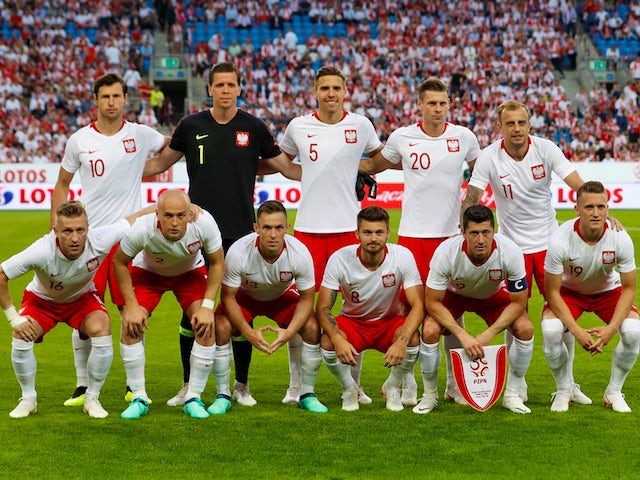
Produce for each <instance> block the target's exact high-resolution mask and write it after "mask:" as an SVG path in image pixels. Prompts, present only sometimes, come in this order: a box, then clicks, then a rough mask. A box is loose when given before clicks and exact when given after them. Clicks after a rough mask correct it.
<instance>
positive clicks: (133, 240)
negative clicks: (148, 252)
mask: <svg viewBox="0 0 640 480" xmlns="http://www.w3.org/2000/svg"><path fill="white" fill-rule="evenodd" d="M150 216H153V217H154V218H155V216H156V214H155V213H150V214H148V215H144V216H142V217H139V218H138V219H136V221H135V222H134V224H133V225H132V226H131V228H130V229H129V232H128V235H127V236H125V237H124V238H123V239H122V240H121V241H120V248H121V249H122V251H123V252H124V254H125V255H126V256H128V257H131V258H133V257H135V256H136V255H137V254H138V253H140V252H141V251H142V250H143V249H144V247H145V245H146V244H147V242H148V240H149V235H148V233H147V223H148V218H149V217H150Z"/></svg>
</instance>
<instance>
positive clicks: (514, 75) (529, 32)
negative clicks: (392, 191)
mask: <svg viewBox="0 0 640 480" xmlns="http://www.w3.org/2000/svg"><path fill="white" fill-rule="evenodd" d="M618 3H620V2H618ZM623 3H625V4H629V5H628V8H627V9H626V23H624V25H623V26H621V27H619V28H614V29H613V30H612V31H613V33H612V35H618V36H620V35H628V36H629V37H630V38H631V37H633V36H635V35H636V31H637V28H636V27H637V25H638V18H640V5H639V2H638V1H632V2H623ZM110 7H111V8H109V5H98V4H95V3H93V2H88V1H81V0H79V1H75V2H61V1H59V0H50V1H46V2H45V1H43V0H40V1H35V2H26V1H3V2H0V8H1V12H2V20H3V37H4V38H3V40H2V43H1V44H0V53H2V55H1V57H0V68H1V71H2V78H1V79H0V119H1V120H2V121H3V123H5V125H6V126H7V127H8V128H5V129H4V130H3V134H2V146H1V148H2V151H1V152H0V158H1V160H0V161H3V162H9V163H11V162H46V161H50V162H57V161H59V160H60V156H61V154H62V150H63V147H64V144H65V141H66V138H67V136H68V135H69V134H70V132H72V131H73V130H75V129H76V128H77V127H79V126H81V125H84V124H86V123H87V122H89V121H90V120H91V119H92V117H93V114H92V107H93V105H92V100H91V97H90V95H89V93H88V92H89V91H90V88H88V87H89V85H90V84H91V81H92V80H93V79H94V78H95V77H96V76H97V75H99V74H101V73H103V72H105V71H116V72H118V73H120V74H125V77H126V75H127V74H126V73H125V70H127V72H131V73H130V78H132V83H131V85H130V88H134V89H135V87H136V82H139V81H140V80H139V78H140V77H139V74H138V73H139V72H143V73H144V72H145V70H146V69H148V64H149V61H150V58H151V55H152V53H153V41H154V40H153V28H162V29H163V30H165V31H166V32H167V38H168V39H169V40H168V41H169V43H170V46H171V51H174V52H175V51H176V49H177V50H180V49H184V50H185V51H186V52H188V53H189V54H190V58H191V65H192V68H193V72H194V74H199V75H202V74H204V73H206V71H207V68H208V66H209V65H211V64H212V63H215V62H218V61H221V60H231V61H233V62H234V63H236V64H237V65H239V66H240V67H241V69H242V71H243V72H244V75H245V78H244V82H245V85H244V92H243V97H242V102H243V105H242V108H244V109H246V110H248V111H249V112H250V113H252V114H254V115H256V116H258V117H260V118H263V119H265V121H267V123H268V125H269V126H270V128H271V129H272V131H273V133H274V134H275V135H276V136H279V135H281V133H282V132H283V131H284V128H285V126H286V125H287V123H288V121H289V120H290V119H291V118H293V117H294V116H297V115H300V114H301V113H305V112H308V111H310V110H313V109H315V107H316V105H315V99H314V98H313V96H312V94H311V90H312V88H311V87H312V81H313V73H314V71H315V70H317V68H319V66H320V65H322V64H324V63H332V64H335V65H337V66H338V67H339V68H341V69H342V71H344V72H345V74H346V75H347V77H348V78H349V79H350V83H349V88H350V91H349V98H348V100H347V107H348V108H350V109H351V110H352V111H354V112H357V113H362V114H365V115H367V116H368V117H369V118H370V119H371V120H372V121H373V123H374V125H375V127H376V129H377V133H378V135H379V136H380V138H381V139H382V140H385V139H386V138H387V137H388V135H389V134H390V132H391V131H393V130H394V129H396V128H397V127H398V126H400V125H402V124H404V123H406V122H407V121H408V120H414V119H417V114H418V112H417V108H416V104H415V97H416V94H415V87H416V86H417V85H418V84H419V82H420V80H421V79H423V78H426V77H428V76H436V77H439V78H442V79H443V80H444V81H446V82H447V83H448V84H449V85H450V90H451V101H452V105H451V120H452V121H454V122H456V123H459V124H463V125H468V126H469V127H470V128H472V130H473V131H474V133H475V134H476V135H477V137H478V140H479V141H480V145H481V146H483V147H484V146H486V145H488V144H489V143H490V142H491V141H492V140H494V139H495V138H496V135H497V134H498V132H497V129H496V127H495V125H496V118H495V113H494V112H495V106H497V105H498V104H500V103H501V102H503V101H504V100H506V99H509V98H513V99H517V100H520V101H522V102H524V103H525V104H527V105H528V106H529V108H530V110H531V112H532V119H531V123H532V127H533V129H534V132H535V133H536V134H537V135H541V136H545V137H548V138H550V139H552V140H553V141H554V142H556V143H557V144H558V145H559V146H560V147H561V148H562V150H563V151H564V152H565V154H566V155H567V157H568V158H570V159H571V160H573V161H609V160H614V161H637V158H638V133H639V132H640V117H639V107H638V95H637V89H638V86H639V85H640V84H639V83H638V82H639V81H640V80H638V79H635V80H633V81H632V82H630V83H629V84H628V85H625V86H624V88H621V86H619V85H613V86H611V85H608V86H604V85H601V86H600V85H599V86H596V87H595V88H594V89H593V91H591V92H584V91H582V92H580V93H579V94H578V95H577V96H576V99H575V102H573V103H572V101H571V99H569V98H567V95H566V92H565V90H564V88H563V87H562V85H561V83H560V78H561V77H562V76H563V75H564V71H565V70H567V69H574V68H575V67H576V42H577V41H578V39H579V36H578V34H577V31H578V20H579V19H582V20H583V21H584V25H585V28H586V29H588V31H591V30H594V31H599V30H602V31H603V32H605V33H606V32H607V29H609V30H611V27H610V26H609V25H610V24H613V23H614V21H613V20H612V18H615V17H617V16H618V9H616V8H614V7H615V3H612V2H605V1H604V0H590V1H587V2H584V4H583V5H581V7H582V8H581V9H580V10H576V7H575V5H574V2H569V1H565V0H554V1H547V2H542V1H538V0H529V1H517V2H513V1H504V0H500V1H496V2H481V1H473V0H462V1H460V2H455V3H452V2H446V1H443V0H440V1H434V2H417V1H413V0H402V1H400V2H398V1H395V2H390V1H386V0H374V1H371V2H367V3H360V2H351V1H346V2H338V1H333V0H326V1H313V2H305V1H292V2H282V1H278V0H262V1H248V2H239V1H234V0H232V1H228V2H221V1H214V0H191V1H185V2H182V1H176V2H170V1H156V2H154V3H153V5H151V4H150V2H145V1H138V2H130V1H113V2H111V5H110ZM45 14H46V15H45ZM296 21H297V22H296ZM214 22H215V23H214ZM220 22H222V23H220ZM594 22H595V23H594ZM299 23H302V24H303V25H304V26H305V27H308V28H305V29H303V30H300V29H297V28H294V27H295V26H296V25H297V24H299ZM198 24H207V25H220V24H222V27H223V28H221V29H218V30H217V31H216V32H215V33H214V32H213V31H211V30H209V31H208V33H211V35H207V38H206V41H199V40H202V39H201V38H198V36H197V35H195V32H196V30H197V27H198ZM266 25H268V30H269V31H270V32H278V33H276V34H274V35H272V37H275V38H272V39H271V38H266V39H264V41H263V43H262V44H255V43H254V42H253V41H252V36H251V35H248V34H246V33H247V32H248V31H249V30H250V29H252V28H254V29H255V28H256V27H258V26H260V27H263V26H266ZM634 26H635V27H634ZM242 30H244V31H245V34H244V35H241V37H242V38H246V39H245V40H244V41H240V40H232V41H229V35H228V34H229V33H230V32H231V33H234V36H235V35H236V34H237V32H238V31H242ZM296 32H297V33H296ZM180 36H182V38H183V45H180V42H179V39H180ZM70 52H72V54H69V53H70ZM603 54H604V53H603ZM628 60H629V61H630V60H631V58H629V59H628ZM137 74H138V75H137ZM134 92H135V90H134ZM193 108H195V109H199V108H200V105H194V106H193ZM130 109H131V110H132V113H131V114H130V116H129V118H130V119H136V118H138V115H139V114H140V113H142V112H143V110H144V102H142V103H140V102H132V104H131V105H130ZM145 118H147V117H145ZM149 121H153V119H151V120H149Z"/></svg>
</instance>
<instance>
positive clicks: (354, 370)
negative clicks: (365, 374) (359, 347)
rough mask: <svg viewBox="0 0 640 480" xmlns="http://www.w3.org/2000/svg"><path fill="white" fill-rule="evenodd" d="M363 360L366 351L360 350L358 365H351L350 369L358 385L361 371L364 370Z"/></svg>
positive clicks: (357, 359)
mask: <svg viewBox="0 0 640 480" xmlns="http://www.w3.org/2000/svg"><path fill="white" fill-rule="evenodd" d="M362 360H364V351H363V352H360V355H358V356H357V357H356V362H357V365H356V366H355V367H354V366H351V365H350V366H349V369H350V370H351V378H353V381H354V382H356V383H357V384H358V385H360V373H361V372H362Z"/></svg>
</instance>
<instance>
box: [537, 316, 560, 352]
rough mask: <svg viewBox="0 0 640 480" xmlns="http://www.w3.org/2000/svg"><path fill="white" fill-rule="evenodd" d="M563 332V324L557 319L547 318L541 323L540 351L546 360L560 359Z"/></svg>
mask: <svg viewBox="0 0 640 480" xmlns="http://www.w3.org/2000/svg"><path fill="white" fill-rule="evenodd" d="M564 330H565V329H564V324H563V323H562V322H561V321H560V319H558V318H549V319H545V320H543V321H542V338H543V346H542V350H543V351H544V354H545V356H546V357H547V359H548V360H549V358H554V359H555V358H559V357H560V354H561V348H562V336H563V334H564ZM549 361H551V360H549Z"/></svg>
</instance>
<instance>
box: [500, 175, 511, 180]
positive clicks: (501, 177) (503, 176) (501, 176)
mask: <svg viewBox="0 0 640 480" xmlns="http://www.w3.org/2000/svg"><path fill="white" fill-rule="evenodd" d="M509 175H511V174H510V173H507V174H506V175H500V179H501V180H502V179H503V178H505V177H508V176H509Z"/></svg>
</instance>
